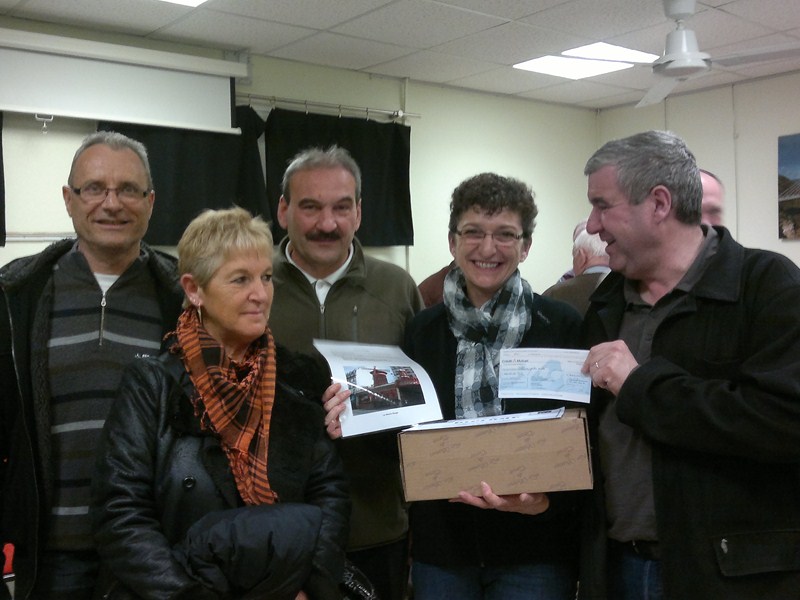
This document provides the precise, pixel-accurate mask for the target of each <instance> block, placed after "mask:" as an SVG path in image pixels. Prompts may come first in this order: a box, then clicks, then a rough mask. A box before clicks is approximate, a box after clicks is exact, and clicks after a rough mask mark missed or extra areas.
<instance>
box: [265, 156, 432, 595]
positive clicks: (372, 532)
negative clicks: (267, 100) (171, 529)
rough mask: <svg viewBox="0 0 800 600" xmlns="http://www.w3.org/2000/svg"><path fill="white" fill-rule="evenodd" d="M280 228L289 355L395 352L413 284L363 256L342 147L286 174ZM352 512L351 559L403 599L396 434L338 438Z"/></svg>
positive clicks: (355, 172) (280, 319)
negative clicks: (319, 345) (358, 348)
mask: <svg viewBox="0 0 800 600" xmlns="http://www.w3.org/2000/svg"><path fill="white" fill-rule="evenodd" d="M278 222H279V223H280V225H281V227H283V228H284V229H286V230H287V232H288V235H287V236H286V237H285V238H284V239H283V241H282V242H281V244H280V247H279V249H278V251H277V252H276V253H275V257H274V263H273V282H274V285H275V299H274V301H273V304H272V313H271V316H270V328H271V330H272V334H273V335H274V336H275V339H276V340H277V341H278V342H279V343H281V344H283V345H285V346H287V347H288V348H290V349H291V350H295V351H299V352H305V353H314V352H315V351H314V347H313V340H314V339H315V338H317V339H329V340H342V341H352V342H361V343H370V344H390V345H399V344H400V343H401V342H402V340H403V335H404V331H405V326H406V323H407V322H408V321H409V320H410V319H411V317H412V316H413V315H414V313H416V312H417V311H419V310H420V309H421V308H422V298H421V297H420V294H419V292H418V291H417V287H416V284H415V283H414V280H413V279H412V278H411V276H410V275H409V274H408V273H406V272H405V271H404V270H403V269H401V268H400V267H398V266H396V265H392V264H390V263H387V262H384V261H381V260H378V259H375V258H372V257H369V256H366V255H365V254H364V251H363V249H362V247H361V244H360V243H359V241H358V239H356V237H355V233H356V231H358V228H359V226H360V225H361V171H360V169H359V167H358V165H357V164H356V162H355V160H353V158H352V156H350V154H349V152H347V150H345V149H344V148H340V147H338V146H332V147H330V148H328V149H326V150H322V149H320V148H311V149H307V150H304V151H302V152H300V153H299V154H298V155H297V156H295V157H294V158H293V159H292V161H291V163H290V164H289V167H288V168H287V169H286V172H285V173H284V176H283V195H282V196H281V198H280V204H279V206H278ZM337 443H338V448H339V452H340V454H341V456H342V460H343V462H344V465H345V471H346V472H347V474H348V476H349V479H350V491H351V499H352V501H353V512H352V516H351V519H350V529H351V531H350V540H349V544H348V557H349V558H350V560H351V561H352V562H353V563H355V564H356V566H358V567H359V568H361V570H362V571H364V573H366V575H367V576H368V577H369V578H370V580H371V581H372V583H373V584H374V585H375V587H376V589H377V591H378V594H379V597H380V598H381V599H382V600H401V599H402V598H403V595H404V593H405V587H406V582H407V580H408V576H407V572H406V571H407V529H408V519H407V515H406V511H405V507H404V506H403V491H402V484H401V479H400V463H399V456H398V453H397V442H396V440H395V434H394V433H392V432H389V433H379V434H373V435H368V436H361V437H359V438H355V439H346V440H339V441H338V442H337Z"/></svg>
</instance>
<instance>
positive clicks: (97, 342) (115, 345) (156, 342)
mask: <svg viewBox="0 0 800 600" xmlns="http://www.w3.org/2000/svg"><path fill="white" fill-rule="evenodd" d="M67 182H68V183H67V185H65V186H64V187H63V189H62V195H63V198H64V203H65V205H66V209H67V213H68V214H69V216H70V217H71V218H72V224H73V226H74V228H75V233H76V234H77V239H75V240H70V239H67V240H62V241H60V242H56V243H54V244H52V245H51V246H49V247H48V248H46V249H45V250H43V251H42V252H41V253H40V254H37V255H34V256H29V257H25V258H20V259H17V260H15V261H12V262H11V263H9V264H8V265H6V266H5V267H3V269H2V270H0V511H1V512H0V542H2V543H5V542H11V543H13V544H14V546H15V555H14V565H13V567H14V573H15V583H14V586H15V598H17V599H18V600H19V599H28V598H36V599H39V598H42V599H44V598H46V599H49V600H60V599H65V600H66V599H69V600H81V599H84V598H86V599H89V598H91V597H92V592H93V588H94V583H95V578H96V574H97V569H98V559H97V556H96V553H95V551H94V544H93V541H92V531H91V524H90V520H89V488H90V483H91V475H92V471H93V467H94V460H95V446H96V443H97V441H98V438H99V435H100V430H101V429H102V427H103V423H104V421H105V417H106V414H107V412H108V409H109V406H110V403H111V402H112V400H113V398H114V395H115V391H116V388H117V386H118V383H119V380H120V377H121V374H122V371H123V369H124V368H125V366H126V365H127V364H128V363H130V362H131V361H132V360H134V359H135V358H137V357H139V356H144V355H157V354H158V353H159V352H160V349H161V339H162V337H163V336H164V334H165V333H167V332H168V331H170V330H171V329H173V328H174V326H175V322H176V319H177V317H178V314H179V312H180V306H181V299H182V297H183V295H182V293H181V291H180V287H179V286H178V283H177V276H176V272H175V260H174V259H173V258H171V257H169V256H167V255H166V254H162V253H160V252H158V251H156V250H153V249H152V248H149V247H148V246H147V245H146V244H144V243H143V242H142V238H143V237H144V234H145V232H146V231H147V225H148V222H149V220H150V216H151V214H152V210H153V202H154V201H155V193H154V192H153V189H152V187H153V186H152V179H151V175H150V166H149V163H148V159H147V152H146V150H145V148H144V146H143V145H142V144H140V143H139V142H137V141H135V140H132V139H130V138H127V137H125V136H122V135H120V134H118V133H114V132H107V131H101V132H97V133H94V134H91V135H89V136H88V137H87V138H86V139H84V141H83V143H82V144H81V146H80V147H79V148H78V150H77V152H76V153H75V156H74V159H73V161H72V167H71V169H70V173H69V178H68V180H67ZM4 594H5V596H4ZM0 597H8V590H7V589H6V588H5V586H2V588H1V589H0Z"/></svg>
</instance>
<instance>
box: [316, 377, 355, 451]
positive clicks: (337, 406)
mask: <svg viewBox="0 0 800 600" xmlns="http://www.w3.org/2000/svg"><path fill="white" fill-rule="evenodd" d="M349 397H350V389H349V388H344V389H342V384H341V383H332V384H331V385H329V386H328V389H326V390H325V393H323V394H322V406H323V408H324V409H325V429H326V431H327V432H328V437H330V438H331V439H332V440H335V439H338V438H340V437H342V423H341V420H340V419H339V415H341V414H342V413H343V412H344V410H345V408H347V405H346V404H345V401H346V400H347V399H348V398H349Z"/></svg>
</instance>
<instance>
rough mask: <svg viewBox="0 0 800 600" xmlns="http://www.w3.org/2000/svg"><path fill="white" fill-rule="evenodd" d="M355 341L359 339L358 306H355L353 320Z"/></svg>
mask: <svg viewBox="0 0 800 600" xmlns="http://www.w3.org/2000/svg"><path fill="white" fill-rule="evenodd" d="M351 325H352V334H353V341H354V342H357V341H358V306H357V305H354V306H353V317H352V320H351Z"/></svg>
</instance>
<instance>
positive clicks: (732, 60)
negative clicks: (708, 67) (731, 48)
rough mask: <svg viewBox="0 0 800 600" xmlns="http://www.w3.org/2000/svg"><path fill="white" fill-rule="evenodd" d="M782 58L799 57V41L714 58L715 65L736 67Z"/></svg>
mask: <svg viewBox="0 0 800 600" xmlns="http://www.w3.org/2000/svg"><path fill="white" fill-rule="evenodd" d="M782 58H800V43H797V42H790V43H787V44H779V45H777V46H768V47H766V48H758V49H756V50H747V51H744V52H737V53H736V54H730V55H728V56H723V57H720V58H714V59H713V62H714V64H715V65H720V66H722V67H736V66H738V65H745V64H748V63H757V62H766V61H769V60H780V59H782Z"/></svg>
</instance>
